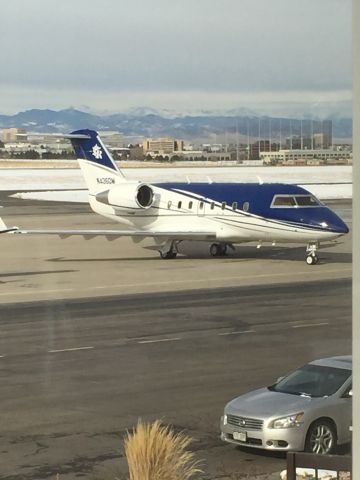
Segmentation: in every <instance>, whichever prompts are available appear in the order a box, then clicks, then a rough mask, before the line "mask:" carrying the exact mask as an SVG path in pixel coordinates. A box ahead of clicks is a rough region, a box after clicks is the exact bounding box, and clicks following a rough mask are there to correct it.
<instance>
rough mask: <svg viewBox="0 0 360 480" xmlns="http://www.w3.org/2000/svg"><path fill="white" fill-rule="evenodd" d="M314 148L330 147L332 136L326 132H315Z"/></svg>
mask: <svg viewBox="0 0 360 480" xmlns="http://www.w3.org/2000/svg"><path fill="white" fill-rule="evenodd" d="M313 138H314V149H318V148H319V149H320V148H330V146H331V142H330V138H329V136H328V135H327V134H325V133H314V136H313Z"/></svg>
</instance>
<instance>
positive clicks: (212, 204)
mask: <svg viewBox="0 0 360 480" xmlns="http://www.w3.org/2000/svg"><path fill="white" fill-rule="evenodd" d="M210 208H211V210H214V208H215V202H211V205H210Z"/></svg>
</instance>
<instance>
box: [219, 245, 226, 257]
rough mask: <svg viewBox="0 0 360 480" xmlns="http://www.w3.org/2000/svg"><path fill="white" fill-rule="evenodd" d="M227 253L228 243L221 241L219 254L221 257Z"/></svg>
mask: <svg viewBox="0 0 360 480" xmlns="http://www.w3.org/2000/svg"><path fill="white" fill-rule="evenodd" d="M226 253H227V245H226V243H221V244H220V245H219V255H220V256H221V257H225V256H226Z"/></svg>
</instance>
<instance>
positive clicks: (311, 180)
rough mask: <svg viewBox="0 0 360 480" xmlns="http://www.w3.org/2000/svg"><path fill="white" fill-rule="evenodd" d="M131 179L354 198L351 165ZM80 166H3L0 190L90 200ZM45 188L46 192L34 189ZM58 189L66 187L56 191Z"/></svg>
mask: <svg viewBox="0 0 360 480" xmlns="http://www.w3.org/2000/svg"><path fill="white" fill-rule="evenodd" d="M124 173H125V175H126V177H127V178H128V179H131V180H141V181H145V182H150V183H151V182H154V183H155V182H162V181H172V182H174V181H178V182H211V181H213V182H281V183H296V184H298V185H302V186H304V187H305V188H306V189H307V190H309V191H310V192H312V193H314V195H316V196H318V197H319V198H327V199H329V198H333V199H340V198H351V196H352V168H351V166H342V165H341V166H323V167H316V166H315V167H204V168H199V167H185V168H173V167H169V168H133V169H131V168H128V169H126V170H124ZM79 189H86V185H85V182H84V179H83V176H82V174H81V171H80V170H75V169H71V170H69V169H56V170H54V169H41V170H39V169H12V170H9V169H6V170H5V169H4V170H1V174H0V190H2V191H9V190H11V191H22V192H24V191H25V192H26V193H19V194H17V195H18V196H19V197H20V198H29V199H30V198H31V199H38V200H54V201H73V202H74V201H75V202H83V201H85V202H86V201H87V194H86V193H84V192H78V191H76V190H79ZM34 190H45V192H33V191H34ZM57 190H66V192H65V191H57Z"/></svg>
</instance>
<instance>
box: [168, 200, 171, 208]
mask: <svg viewBox="0 0 360 480" xmlns="http://www.w3.org/2000/svg"><path fill="white" fill-rule="evenodd" d="M168 208H171V200H169V201H168Z"/></svg>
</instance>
